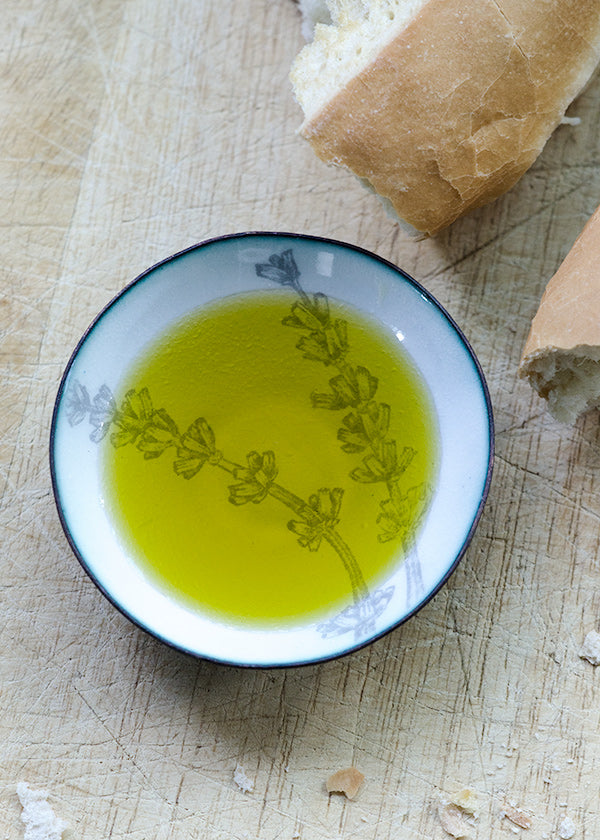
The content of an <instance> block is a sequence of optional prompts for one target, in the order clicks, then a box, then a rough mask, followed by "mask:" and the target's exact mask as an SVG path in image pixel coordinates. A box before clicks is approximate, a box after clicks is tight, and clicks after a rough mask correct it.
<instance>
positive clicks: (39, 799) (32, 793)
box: [17, 782, 67, 840]
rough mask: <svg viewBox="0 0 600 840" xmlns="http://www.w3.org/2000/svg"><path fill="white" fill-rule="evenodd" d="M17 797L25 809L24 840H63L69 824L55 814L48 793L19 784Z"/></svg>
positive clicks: (23, 816)
mask: <svg viewBox="0 0 600 840" xmlns="http://www.w3.org/2000/svg"><path fill="white" fill-rule="evenodd" d="M17 796H18V797H19V801H20V803H21V805H22V807H23V812H22V813H21V820H22V821H23V824H24V826H25V835H24V840H61V837H62V835H63V831H64V830H65V829H66V828H67V824H66V822H64V820H61V819H59V818H58V817H57V816H56V815H55V814H54V811H53V810H52V808H51V807H50V805H49V804H48V792H47V791H45V790H31V788H30V787H29V785H27V784H26V783H25V782H19V784H18V785H17Z"/></svg>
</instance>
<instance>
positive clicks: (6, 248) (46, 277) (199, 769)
mask: <svg viewBox="0 0 600 840" xmlns="http://www.w3.org/2000/svg"><path fill="white" fill-rule="evenodd" d="M300 46H301V33H300V21H299V18H298V13H297V10H296V8H295V6H294V4H293V3H292V2H291V0H238V2H236V3H215V2H208V0H193V1H192V0H171V2H169V3H157V2H154V0H53V2H50V3H48V2H42V0H24V2H23V0H4V2H3V4H2V28H1V32H0V61H1V62H2V72H1V74H0V90H1V95H0V150H1V156H0V184H1V189H0V206H1V208H2V212H1V215H0V221H1V223H2V232H3V235H2V237H1V238H0V251H1V262H0V273H1V281H0V282H1V286H0V289H1V293H0V294H1V298H0V319H1V321H0V327H1V342H0V364H1V372H2V391H1V395H0V411H1V415H0V417H1V427H0V428H1V434H0V490H1V493H2V506H1V510H0V517H1V522H2V537H1V541H2V542H1V546H2V548H1V557H2V565H1V568H2V577H1V590H0V591H1V593H2V594H1V597H2V620H1V622H0V703H1V707H0V708H1V714H0V836H1V837H9V838H11V840H12V838H18V837H21V836H22V831H23V828H22V826H21V824H20V807H19V804H18V801H17V798H16V795H15V787H16V784H17V783H18V782H19V781H27V782H28V783H29V784H30V785H31V786H32V787H34V788H46V789H47V790H48V791H49V793H50V801H51V803H52V806H53V808H54V810H55V812H56V813H57V814H58V815H60V816H61V817H62V818H64V819H66V820H67V821H68V822H69V823H70V825H71V829H72V833H73V836H75V837H78V838H80V840H100V838H102V840H105V838H107V837H118V838H131V840H143V838H153V840H163V838H165V839H166V838H171V840H187V839H188V838H190V840H191V838H198V837H202V838H208V840H225V838H227V840H232V839H233V838H235V839H236V840H243V838H260V840H271V838H283V839H284V840H285V838H287V840H292V838H294V837H296V838H301V840H331V838H353V840H354V838H356V840H371V839H372V838H377V840H398V838H402V840H413V838H415V839H416V838H434V840H435V839H436V838H443V837H447V836H448V835H447V834H446V833H445V832H444V830H443V828H442V826H441V824H440V819H439V814H438V806H439V804H440V802H441V801H443V800H444V799H447V798H448V797H450V796H452V794H454V793H455V792H456V791H457V790H459V789H461V788H465V787H468V788H470V789H472V790H473V791H474V792H475V793H476V794H477V797H478V800H479V806H480V807H479V817H478V819H477V820H476V821H475V822H474V824H473V826H472V828H471V833H472V836H473V837H475V838H482V840H483V838H485V839H486V840H490V838H493V839H494V840H495V838H503V837H506V836H510V835H511V831H512V830H514V831H515V832H518V833H522V835H523V836H526V837H528V838H531V840H537V839H538V838H543V837H552V838H553V837H557V836H559V835H558V828H559V826H560V824H561V822H562V820H563V818H564V817H565V816H567V815H568V816H569V817H570V818H571V819H572V820H573V823H574V825H575V828H576V835H575V837H576V838H577V840H597V838H598V837H599V836H600V726H599V724H600V721H599V717H600V669H594V667H593V666H592V665H590V664H589V663H587V662H585V661H584V660H582V659H581V658H580V657H579V650H580V645H581V642H582V640H583V638H584V636H585V634H586V633H587V632H588V631H590V630H593V629H598V628H599V625H600V559H599V541H600V537H599V535H600V504H599V493H600V431H599V424H598V414H597V413H591V414H590V415H588V416H587V417H585V418H584V419H582V420H580V421H579V422H578V423H577V424H576V425H575V426H573V427H566V426H561V425H559V424H558V423H556V422H554V421H553V420H552V419H551V418H550V416H549V415H548V413H547V412H546V410H545V406H544V405H543V403H542V402H541V401H540V400H539V399H538V398H537V397H536V396H534V394H533V393H532V392H531V391H530V389H529V388H528V386H527V385H526V384H525V383H523V382H520V381H518V379H517V375H516V368H517V363H518V359H519V355H520V350H521V348H522V345H523V343H524V340H525V337H526V334H527V331H528V327H529V322H530V318H531V316H532V315H533V313H534V311H535V309H536V306H537V303H538V301H539V298H540V296H541V293H542V290H543V288H544V285H545V283H546V282H547V280H548V278H549V277H550V275H551V274H552V273H553V271H554V270H555V269H556V267H557V266H558V264H559V262H560V260H561V259H562V257H563V256H564V254H565V253H566V252H567V250H568V249H569V247H570V246H571V244H572V242H573V240H574V239H575V237H576V235H577V234H578V233H579V231H580V230H581V228H582V227H583V224H584V222H585V221H586V219H587V218H588V216H589V215H590V214H591V213H592V211H593V210H594V209H595V207H596V206H597V205H598V204H599V203H600V79H599V78H596V79H595V80H594V81H593V82H592V83H591V85H590V86H589V87H588V89H587V90H586V92H585V93H584V94H583V96H582V97H581V98H580V99H579V100H578V101H577V103H575V104H574V106H573V107H572V109H571V114H572V115H573V116H579V117H581V124H580V125H579V126H577V127H572V126H565V127H561V128H560V129H559V130H558V131H557V132H556V133H555V135H554V136H553V138H552V139H551V141H550V142H549V144H548V145H547V147H546V149H545V151H544V153H543V155H542V157H541V158H540V159H539V160H538V162H537V163H536V165H535V166H534V167H533V169H532V170H531V171H530V172H529V173H528V174H527V175H526V176H525V178H523V180H522V181H521V183H520V184H519V185H518V186H517V187H516V188H515V189H513V190H512V191H511V192H510V194H508V195H507V196H505V197H504V198H502V199H500V200H499V201H497V202H496V203H495V204H494V205H493V206H490V207H488V208H485V209H483V210H481V211H479V212H477V213H475V214H473V215H472V216H471V217H469V218H468V219H465V220H463V221H459V222H458V223H456V224H455V225H454V226H453V227H452V229H451V230H450V231H448V232H446V233H444V234H442V235H440V236H439V237H437V238H435V239H431V240H429V241H422V242H415V241H413V240H411V239H410V237H409V236H408V235H407V234H405V233H404V232H403V231H402V230H401V229H400V228H399V227H398V226H397V225H395V224H394V223H393V222H392V221H390V220H389V219H388V218H387V217H386V215H385V214H384V212H383V210H382V209H381V208H380V206H379V204H378V202H377V201H376V200H375V199H374V198H372V197H371V196H369V195H368V194H367V193H366V192H364V191H363V190H362V188H361V187H360V186H359V185H358V183H357V182H356V181H355V180H354V179H353V178H352V177H351V176H350V175H347V174H345V173H344V172H341V171H337V170H333V169H328V168H327V167H325V166H324V165H323V164H321V163H320V162H319V161H318V160H317V159H316V158H315V157H314V156H313V154H312V152H311V151H310V149H309V148H308V147H307V146H306V145H305V144H304V143H303V142H302V141H301V140H300V139H299V138H298V137H297V135H296V133H295V131H296V128H297V126H298V125H299V122H300V113H299V109H298V107H297V105H296V104H295V102H294V100H293V97H292V95H291V92H290V86H289V83H288V80H287V72H288V68H289V65H290V62H291V61H292V59H293V57H294V55H295V53H296V52H297V50H298V49H299V48H300ZM251 229H254V230H258V229H280V230H289V231H298V232H305V233H315V234H322V235H324V236H328V237H333V238H338V239H342V240H346V241H349V242H352V243H355V244H358V245H360V246H363V247H365V248H368V249H371V250H373V251H375V252H376V253H377V254H380V255H381V256H383V257H385V258H388V259H390V260H392V261H393V262H395V263H397V264H399V265H401V266H402V267H403V268H404V269H405V270H407V271H408V272H409V273H411V274H412V275H414V276H415V277H416V278H417V279H418V280H420V281H421V282H422V283H424V284H425V285H426V286H427V287H428V288H429V289H430V291H431V292H432V293H433V294H434V295H436V296H437V297H438V299H439V300H440V301H441V302H442V304H444V305H445V306H446V307H447V308H448V309H449V311H450V312H451V314H452V315H453V316H454V317H455V318H456V319H457V320H458V322H459V323H460V325H461V326H462V327H463V329H464V330H465V332H466V334H467V337H468V338H469V339H470V341H471V343H472V344H473V346H474V348H475V351H476V352H477V354H478V355H479V358H480V360H481V362H482V365H483V368H484V371H485V373H486V375H487V378H488V382H489V386H490V391H491V396H492V400H493V404H494V409H495V417H496V424H497V460H496V469H495V474H494V480H493V485H492V490H491V495H490V499H489V503H488V505H487V508H486V510H485V513H484V516H483V519H482V521H481V524H480V527H479V530H478V532H477V534H476V537H475V539H474V540H473V542H472V544H471V546H470V548H469V550H468V552H467V554H466V556H465V558H464V560H463V562H462V564H461V565H460V567H459V568H458V570H457V571H456V573H455V574H454V575H453V576H452V578H451V579H450V581H449V582H448V584H447V585H446V586H445V588H444V589H443V590H442V591H441V592H440V593H439V594H438V595H437V596H436V597H435V598H434V599H433V601H432V602H431V603H429V604H428V605H427V606H426V607H425V608H424V609H423V610H422V611H421V612H420V613H419V614H418V615H417V616H416V617H414V618H413V619H411V620H410V621H409V622H408V623H407V624H405V625H404V626H403V627H401V628H399V629H397V630H396V631H395V632H393V633H391V634H390V635H389V636H388V637H386V638H385V639H383V640H381V641H379V642H378V643H376V644H374V645H372V646H371V647H369V648H367V649H365V650H363V651H361V652H359V653H356V654H354V655H351V656H348V657H347V658H345V659H343V660H340V661H338V662H333V663H328V664H322V665H319V666H315V667H308V668H304V669H299V670H283V671H276V672H264V671H244V670H237V669H231V668H225V667H221V666H218V665H214V664H207V663H204V662H198V661H195V660H192V659H189V658H187V657H186V656H184V655H181V654H179V653H177V652H174V651H172V650H170V649H167V648H166V647H164V646H162V645H161V644H160V643H159V642H157V641H155V640H153V639H152V638H149V637H147V636H146V635H145V634H144V633H142V632H141V631H139V630H137V629H136V628H134V627H133V626H132V625H130V624H129V623H128V622H127V621H126V620H125V619H124V618H123V617H122V616H121V615H119V614H118V613H117V612H116V611H115V610H114V609H113V608H112V607H111V606H110V605H109V604H108V602H106V601H105V600H104V599H103V597H102V596H101V595H100V594H99V592H98V591H97V590H96V589H95V587H94V586H93V585H92V583H91V582H90V581H89V580H88V579H87V577H86V576H85V574H84V573H83V572H82V570H81V569H80V567H79V565H78V564H77V562H76V561H75V559H74V557H73V555H72V554H71V552H70V550H69V548H68V545H67V543H66V540H65V538H64V536H63V533H62V531H61V528H60V525H59V521H58V518H57V515H56V511H55V507H54V502H53V498H52V493H51V486H50V480H49V470H48V457H47V451H48V431H49V424H50V417H51V411H52V405H53V399H54V396H55V392H56V387H57V384H58V381H59V378H60V375H61V371H62V369H63V367H64V365H65V363H66V362H67V359H68V357H69V355H70V352H71V350H72V348H73V346H74V344H75V343H76V341H77V340H78V338H79V337H80V335H81V333H82V332H83V331H84V329H85V328H86V327H87V325H88V324H89V322H90V321H91V319H92V318H93V317H94V316H95V314H96V313H97V311H98V310H99V309H100V308H101V307H102V306H103V305H104V304H105V303H106V302H107V301H108V300H109V299H110V297H111V296H112V295H113V294H115V293H116V292H117V291H119V290H120V289H121V288H122V287H123V286H124V285H125V284H126V283H127V282H129V281H130V280H131V279H133V278H134V277H135V276H136V275H137V274H138V273H139V272H140V271H141V270H143V269H145V268H147V267H148V266H149V265H151V264H152V263H154V262H155V261H157V260H159V259H161V258H163V257H165V256H167V255H169V254H170V253H173V252H174V251H177V250H179V249H181V248H184V247H185V246H188V245H191V244H193V243H194V242H197V241H199V240H202V239H204V238H207V237H210V236H213V235H218V234H222V233H230V232H234V231H240V230H251ZM350 764H355V765H356V766H357V767H359V769H360V770H362V772H363V773H364V774H365V776H366V782H365V785H364V787H363V789H362V791H361V792H360V794H359V796H358V798H357V800H356V801H354V802H349V801H347V800H345V799H344V798H343V797H340V796H334V795H332V796H328V795H327V793H326V790H325V786H324V783H325V779H326V777H327V776H328V775H329V774H330V772H332V771H333V770H337V769H339V768H340V767H344V766H348V765H350ZM237 765H241V766H242V767H243V768H244V769H245V772H246V774H247V776H248V777H249V778H250V779H251V780H252V782H253V784H254V790H253V792H251V793H243V792H242V791H241V790H240V789H239V788H238V787H237V786H236V784H235V783H234V778H233V776H234V771H235V769H236V766H237ZM506 802H513V803H516V804H517V805H519V806H520V807H522V808H524V809H525V810H526V812H527V814H528V815H529V816H530V817H531V820H532V825H531V828H529V829H520V828H518V827H517V826H515V825H514V824H512V823H510V822H509V821H508V820H507V819H506V818H503V817H502V808H503V806H504V805H505V803H506Z"/></svg>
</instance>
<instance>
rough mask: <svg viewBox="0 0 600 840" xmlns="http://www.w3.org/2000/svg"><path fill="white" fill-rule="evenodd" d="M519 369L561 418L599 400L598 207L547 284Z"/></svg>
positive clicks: (565, 419)
mask: <svg viewBox="0 0 600 840" xmlns="http://www.w3.org/2000/svg"><path fill="white" fill-rule="evenodd" d="M519 373H520V375H521V376H522V377H524V378H526V379H528V380H529V382H530V383H531V385H532V387H533V388H535V390H536V391H537V392H538V393H539V394H540V395H541V396H542V397H544V399H546V400H547V401H548V407H549V410H550V412H551V413H552V414H553V415H554V417H556V419H557V420H560V421H562V422H566V423H570V422H573V421H574V420H575V419H576V418H577V417H578V415H580V414H581V413H583V412H584V411H587V410H588V409H590V408H596V407H598V406H599V405H600V208H598V209H597V210H596V212H595V213H594V214H593V216H592V217H591V219H590V220H589V221H588V223H587V224H586V226H585V227H584V229H583V231H582V232H581V234H580V235H579V237H578V238H577V240H576V241H575V244H574V245H573V247H572V248H571V250H570V251H569V253H568V254H567V256H566V257H565V259H564V260H563V262H562V264H561V265H560V267H559V269H558V271H557V272H556V274H555V275H554V276H553V277H552V279H551V280H550V282H549V283H548V285H547V287H546V291H545V292H544V295H543V297H542V300H541V302H540V306H539V309H538V311H537V313H536V315H535V317H534V319H533V321H532V324H531V330H530V333H529V337H528V338H527V342H526V344H525V347H524V350H523V355H522V358H521V363H520V365H519Z"/></svg>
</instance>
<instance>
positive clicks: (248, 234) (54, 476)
mask: <svg viewBox="0 0 600 840" xmlns="http://www.w3.org/2000/svg"><path fill="white" fill-rule="evenodd" d="M253 237H272V238H280V239H296V240H298V239H299V240H305V241H306V240H307V241H311V242H315V243H323V244H326V245H331V246H336V247H339V248H342V249H346V250H349V251H353V252H355V253H357V254H360V255H362V256H366V257H368V258H370V259H373V260H375V261H376V262H379V263H380V264H382V265H383V266H384V267H386V268H388V269H390V270H391V271H392V273H394V274H397V275H400V276H401V278H403V280H405V281H406V282H407V283H408V284H409V285H412V286H413V287H414V288H415V289H416V291H418V292H419V293H420V294H421V295H422V297H423V298H424V299H425V300H426V301H427V302H428V303H429V304H430V305H432V306H433V307H434V308H435V309H437V311H438V313H439V314H440V315H441V316H442V318H443V319H444V320H445V321H446V322H447V323H448V325H449V326H450V327H451V329H452V330H453V331H454V332H455V333H456V336H457V338H458V339H459V342H460V344H461V345H462V347H463V349H464V350H465V351H466V354H467V356H469V357H470V360H471V362H472V364H473V366H474V369H475V373H476V380H477V381H478V383H479V387H480V389H481V395H482V397H483V403H484V406H485V416H486V417H487V434H488V441H489V443H488V448H487V468H486V471H485V480H484V482H483V487H482V490H481V495H480V497H479V502H478V505H477V508H476V510H475V513H474V515H473V518H472V521H471V525H470V528H469V530H468V531H467V533H466V535H465V538H464V540H463V542H462V545H461V547H460V549H459V551H458V552H457V553H456V556H455V557H454V560H453V561H452V563H451V564H450V565H449V566H448V568H447V570H446V572H445V573H444V575H443V576H442V577H441V578H440V579H439V580H438V582H437V584H436V585H435V586H433V587H432V588H431V589H429V591H427V593H426V594H425V595H424V597H423V598H422V599H421V600H420V601H419V602H418V603H417V604H416V605H415V606H414V607H413V608H412V609H410V610H409V611H408V612H407V613H405V614H404V615H403V616H402V617H401V618H400V619H398V620H396V621H393V622H392V623H390V624H389V625H388V626H386V627H384V628H383V629H382V630H380V631H379V632H377V633H375V634H374V635H373V636H371V637H369V638H368V639H366V640H362V641H360V642H357V643H354V644H349V645H346V646H344V647H343V648H342V649H341V650H340V651H338V652H334V653H329V654H324V655H320V656H315V657H310V658H307V659H298V660H290V661H289V662H273V663H257V662H249V661H238V660H236V659H233V658H232V659H226V658H220V657H216V656H212V655H209V654H203V653H200V652H198V651H196V650H193V649H191V648H186V647H185V646H183V645H181V644H178V643H176V642H173V641H171V640H170V639H168V638H166V637H165V636H164V635H162V634H161V633H160V632H158V631H156V630H153V629H152V628H151V627H149V626H147V625H146V624H145V623H144V622H143V621H142V620H140V619H139V618H137V617H136V616H135V615H132V614H131V613H130V612H129V611H128V610H126V609H125V608H124V607H123V606H122V605H121V604H120V603H119V601H118V599H117V598H116V597H115V596H114V595H113V594H112V593H111V592H110V591H108V590H107V588H106V587H105V586H104V585H103V584H102V583H101V582H100V581H99V580H98V579H97V577H96V576H95V574H94V573H93V572H92V570H91V568H90V567H89V566H88V564H87V562H86V559H85V557H84V556H83V553H82V552H81V551H80V550H79V548H78V546H77V544H76V541H75V538H74V537H73V535H72V533H71V528H70V526H69V521H68V517H67V515H66V514H65V512H64V510H63V507H62V504H61V499H60V492H59V486H58V467H57V463H56V452H55V444H56V427H57V422H58V416H59V412H60V407H61V403H62V399H63V396H64V392H65V388H66V384H67V380H68V377H69V373H70V371H71V369H72V367H73V365H74V363H75V361H76V359H77V357H78V355H79V352H80V350H81V348H82V346H83V345H84V344H85V342H86V341H87V339H88V337H89V336H90V335H91V333H92V332H93V331H94V329H95V327H96V326H97V324H98V323H99V322H100V321H101V320H102V319H103V318H104V316H105V315H106V314H107V313H108V312H109V311H110V310H111V309H113V308H114V307H115V306H116V305H117V304H118V303H119V302H120V301H121V299H122V298H123V297H124V296H125V295H127V294H128V292H129V291H130V290H131V289H133V288H134V287H136V286H137V285H139V284H140V283H141V282H142V281H143V280H144V279H145V278H146V277H147V276H148V275H150V274H152V273H153V272H155V271H156V270H157V269H159V268H161V267H162V266H165V265H167V264H169V263H172V262H174V261H175V260H177V259H179V258H180V257H182V256H185V255H186V254H189V253H191V252H194V251H198V250H200V249H202V248H204V247H206V246H209V245H212V244H215V243H217V242H226V241H228V240H242V239H251V238H253ZM494 460H495V423H494V414H493V407H492V401H491V396H490V392H489V388H488V385H487V382H486V378H485V375H484V372H483V368H482V366H481V363H480V361H479V359H478V357H477V355H476V354H475V351H474V350H473V347H472V346H471V344H470V342H469V340H468V339H467V337H466V335H465V334H464V332H463V330H462V329H461V328H460V327H459V326H458V324H457V322H456V321H455V320H454V318H453V317H452V316H451V315H450V313H449V312H448V311H447V310H446V308H445V307H444V306H443V305H442V304H441V303H440V302H439V301H438V300H437V298H435V297H434V295H432V294H431V292H429V291H428V290H427V289H426V288H425V287H424V286H423V285H422V284H421V283H420V282H419V281H418V280H415V278H414V277H412V276H411V275H410V274H408V273H407V272H406V271H404V269H402V268H400V267H399V266H398V265H396V264H394V263H393V262H391V261H390V260H387V259H385V258H384V257H381V256H379V255H378V254H376V253H374V252H373V251H370V250H368V249H367V248H363V247H361V246H360V245H355V244H352V243H348V242H345V241H343V240H339V239H335V238H331V237H325V236H318V235H313V234H308V233H294V232H291V231H271V230H247V231H241V232H238V233H235V232H234V233H227V234H222V235H219V236H213V237H209V238H207V239H203V240H201V241H199V242H196V243H194V244H192V245H189V246H187V247H185V248H183V249H181V250H179V251H177V252H175V253H173V254H170V255H168V256H167V257H164V258H163V259H161V260H159V261H158V262H156V263H153V264H152V265H151V266H149V267H148V268H146V269H145V270H144V271H142V272H141V273H140V274H138V275H137V276H136V277H135V278H134V279H133V280H131V281H129V282H128V283H127V284H126V285H125V286H124V287H123V288H122V289H121V290H120V291H118V292H117V293H116V294H114V295H113V297H112V298H111V299H110V300H109V301H108V302H107V303H106V304H105V305H104V306H103V307H102V309H101V310H100V311H99V312H98V313H97V314H96V316H95V317H94V318H93V320H92V321H91V322H90V323H89V325H88V327H87V328H86V329H85V331H84V332H83V334H82V335H81V337H80V339H79V340H78V341H77V343H76V345H75V347H74V349H73V350H72V352H71V354H70V356H69V359H68V361H67V364H66V365H65V367H64V370H63V373H62V376H61V378H60V382H59V386H58V389H57V392H56V397H55V400H54V405H53V410H52V419H51V425H50V437H49V462H50V479H51V485H52V494H53V497H54V503H55V507H56V510H57V513H58V518H59V521H60V524H61V527H62V529H63V532H64V534H65V537H66V539H67V542H68V544H69V546H70V548H71V551H72V552H73V554H74V555H75V557H76V559H77V560H78V562H79V564H80V566H81V567H82V569H83V571H84V572H85V573H86V575H87V576H88V578H89V579H90V580H91V581H92V583H93V584H94V585H95V586H96V588H97V589H98V590H99V591H100V592H101V593H102V595H103V596H104V597H105V598H106V599H107V601H108V602H109V603H110V604H111V605H112V606H113V607H114V608H116V609H117V610H118V612H119V613H121V615H123V616H124V617H125V618H126V619H127V620H128V621H129V622H131V623H132V624H133V625H134V626H136V627H137V628H139V629H140V630H142V631H144V632H145V633H146V634H148V635H150V636H151V637H153V638H154V639H156V640H158V641H159V642H161V643H162V644H164V645H167V647H169V648H171V649H173V650H176V651H178V652H180V653H184V654H187V655H188V656H191V657H193V658H194V659H197V660H200V661H207V662H213V663H215V664H218V665H224V666H229V667H236V668H243V669H254V670H274V669H282V668H296V667H307V666H310V665H317V664H320V663H323V662H330V661H336V660H338V659H341V658H343V657H345V656H349V655H350V654H352V653H356V652H358V651H360V650H362V649H363V648H365V647H367V646H369V645H371V644H373V643H374V642H377V641H379V640H380V639H382V638H383V637H385V636H387V635H388V634H389V633H391V632H392V631H393V630H396V629H397V628H399V627H400V626H402V625H403V624H404V623H405V622H406V621H408V620H409V619H410V618H412V617H413V616H414V615H416V614H417V613H418V612H419V611H420V610H421V609H422V608H423V607H424V606H425V605H426V604H428V603H429V602H430V601H431V600H432V599H433V598H434V597H435V596H436V595H437V594H438V592H439V591H440V589H442V587H443V586H444V585H445V583H446V582H447V581H448V579H449V578H450V577H451V575H452V574H453V573H454V571H455V570H456V568H457V567H458V565H459V563H460V562H461V560H462V558H463V557H464V555H465V552H466V550H467V548H468V546H469V544H470V543H471V540H472V538H473V535H474V533H475V531H476V530H477V527H478V525H479V522H480V519H481V516H482V514H483V510H484V508H485V505H486V502H487V498H488V495H489V491H490V486H491V481H492V474H493V469H494Z"/></svg>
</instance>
